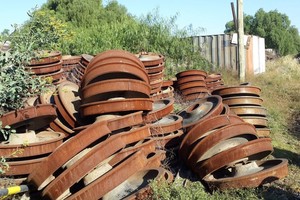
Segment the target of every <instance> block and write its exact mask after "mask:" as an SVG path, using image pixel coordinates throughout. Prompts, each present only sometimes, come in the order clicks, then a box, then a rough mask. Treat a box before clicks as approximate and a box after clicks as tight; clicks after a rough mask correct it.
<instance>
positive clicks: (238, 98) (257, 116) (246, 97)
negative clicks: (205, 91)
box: [212, 85, 270, 137]
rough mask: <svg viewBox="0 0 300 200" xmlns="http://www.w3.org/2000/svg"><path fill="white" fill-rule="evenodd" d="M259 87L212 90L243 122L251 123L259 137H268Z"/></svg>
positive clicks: (243, 86)
mask: <svg viewBox="0 0 300 200" xmlns="http://www.w3.org/2000/svg"><path fill="white" fill-rule="evenodd" d="M260 93H261V89H260V88H258V87H255V86H251V85H239V86H231V87H221V88H218V89H215V90H213V91H212V94H215V95H220V96H222V98H223V103H224V104H227V105H228V106H229V107H230V110H231V111H233V112H234V113H236V114H237V115H238V116H240V117H241V118H242V119H243V120H244V121H245V122H248V123H250V124H253V125H254V126H255V128H256V131H257V134H258V136H259V137H270V129H268V120H267V110H266V108H264V107H263V106H262V103H263V100H262V98H261V97H260Z"/></svg>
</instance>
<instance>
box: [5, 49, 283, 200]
mask: <svg viewBox="0 0 300 200" xmlns="http://www.w3.org/2000/svg"><path fill="white" fill-rule="evenodd" d="M66 59H68V60H67V61H66ZM74 60H76V61H77V63H74V62H72V61H73V60H72V58H70V57H68V58H65V61H64V67H63V68H61V67H58V68H57V67H56V68H55V67H54V66H57V65H59V66H61V63H62V61H60V60H58V61H57V62H56V64H52V65H53V67H54V68H55V69H56V70H59V71H60V70H61V69H65V70H66V72H67V73H69V74H68V75H67V76H66V77H67V79H68V81H66V80H64V81H61V78H60V79H58V80H57V82H56V83H58V84H57V85H56V86H55V87H53V88H49V90H47V91H46V92H44V93H43V94H41V95H40V96H39V97H38V98H37V99H35V101H34V102H33V103H32V105H30V106H28V107H25V108H24V109H21V110H18V111H12V112H10V113H6V114H4V115H3V116H1V118H0V120H1V121H2V123H3V125H4V126H5V125H10V126H11V127H12V128H14V129H16V131H17V133H16V134H13V135H15V136H17V139H13V137H11V138H10V140H8V141H3V142H2V143H1V144H0V150H1V152H4V154H5V155H11V156H10V157H9V158H10V160H9V163H8V164H9V165H10V170H8V171H7V172H6V175H7V176H15V177H17V178H16V179H18V180H20V182H22V181H23V182H24V181H25V182H26V183H28V184H31V185H33V187H34V188H35V191H36V192H37V193H38V194H39V195H40V196H41V197H43V198H45V199H66V198H67V199H100V198H103V199H122V198H125V197H126V198H128V199H135V198H141V195H142V196H143V194H146V193H147V192H148V190H149V185H148V184H149V180H153V179H155V178H156V179H161V180H165V181H168V182H172V181H173V173H171V172H170V171H168V170H167V169H165V168H163V164H162V163H164V162H166V160H167V161H170V160H172V159H174V158H172V159H171V158H169V153H170V152H172V153H173V155H174V152H175V155H178V156H175V160H177V164H178V162H179V163H180V162H184V163H185V164H186V165H187V166H188V167H189V168H190V169H191V170H192V171H193V172H194V173H195V174H196V175H197V176H198V178H199V179H200V180H202V181H203V182H204V183H206V184H207V186H208V187H209V188H210V189H212V190H214V189H227V188H244V187H257V186H259V185H262V184H264V183H267V182H272V181H274V180H276V179H280V178H283V177H285V176H286V175H287V174H288V170H287V164H288V162H287V160H286V159H270V160H268V159H266V158H267V157H268V156H269V155H270V154H271V153H272V152H273V147H272V144H271V139H270V134H269V133H270V130H269V129H268V128H267V112H266V109H265V108H264V107H262V99H261V98H260V97H259V95H260V88H258V87H254V86H251V85H247V84H245V85H239V86H235V87H227V86H224V83H223V81H222V76H221V74H210V75H208V74H207V73H206V72H205V71H202V70H187V71H183V72H180V73H178V74H177V75H176V78H177V79H176V80H164V79H163V78H164V77H163V74H164V61H165V58H164V56H162V55H160V54H155V53H145V52H140V53H139V54H132V53H129V52H127V51H123V50H109V51H105V52H102V53H99V54H98V55H96V56H95V57H94V56H90V55H85V54H84V55H82V56H81V57H78V56H77V57H74ZM52 65H51V67H52ZM45 66H50V65H49V64H47V65H45ZM45 66H43V67H40V66H38V65H35V64H33V65H32V66H31V67H30V70H35V74H38V73H39V72H40V71H41V70H42V69H43V70H44V67H45ZM47 69H48V67H47ZM49 69H50V67H49ZM175 91H177V92H180V93H181V94H182V95H183V99H184V101H186V103H187V104H188V106H187V107H186V108H185V109H183V110H181V111H179V112H177V113H175V111H174V104H175V102H176V99H174V92H175ZM22 132H26V134H25V133H24V134H22ZM28 133H30V136H28ZM23 135H24V138H25V139H22V138H23ZM24 143H26V146H25V147H24ZM18 149H22V153H21V154H20V155H19V156H18V158H14V157H13V156H12V155H13V152H15V151H16V150H18ZM178 165H179V164H178Z"/></svg>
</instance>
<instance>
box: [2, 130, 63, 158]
mask: <svg viewBox="0 0 300 200" xmlns="http://www.w3.org/2000/svg"><path fill="white" fill-rule="evenodd" d="M64 137H65V135H64V134H63V133H59V132H52V131H42V132H39V133H37V134H36V138H37V141H36V142H29V143H26V145H25V146H24V144H11V143H10V141H7V142H3V143H0V151H1V155H2V156H4V157H5V158H13V157H14V153H15V152H17V151H18V150H22V153H21V154H18V158H23V157H31V156H37V155H43V154H47V153H51V152H52V151H53V150H54V149H55V148H57V147H58V146H59V145H60V144H62V143H63V138H64Z"/></svg>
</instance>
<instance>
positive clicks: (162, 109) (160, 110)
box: [144, 98, 175, 123]
mask: <svg viewBox="0 0 300 200" xmlns="http://www.w3.org/2000/svg"><path fill="white" fill-rule="evenodd" d="M174 102H175V99H173V98H168V99H162V100H156V101H154V102H153V108H152V111H150V112H148V113H147V114H146V115H145V116H144V121H145V122H146V123H151V122H153V121H157V120H159V119H161V118H163V117H165V116H167V115H168V114H170V113H171V112H172V111H173V109H174Z"/></svg>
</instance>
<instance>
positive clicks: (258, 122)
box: [241, 116, 268, 128]
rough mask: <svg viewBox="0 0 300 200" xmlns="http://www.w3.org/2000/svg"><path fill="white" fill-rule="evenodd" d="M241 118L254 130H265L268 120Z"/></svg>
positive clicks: (251, 117) (252, 117) (250, 117)
mask: <svg viewBox="0 0 300 200" xmlns="http://www.w3.org/2000/svg"><path fill="white" fill-rule="evenodd" d="M241 118H242V119H243V120H244V121H245V122H248V123H250V124H253V125H254V126H255V127H256V128H265V127H267V126H268V119H267V118H266V117H256V116H241Z"/></svg>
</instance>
